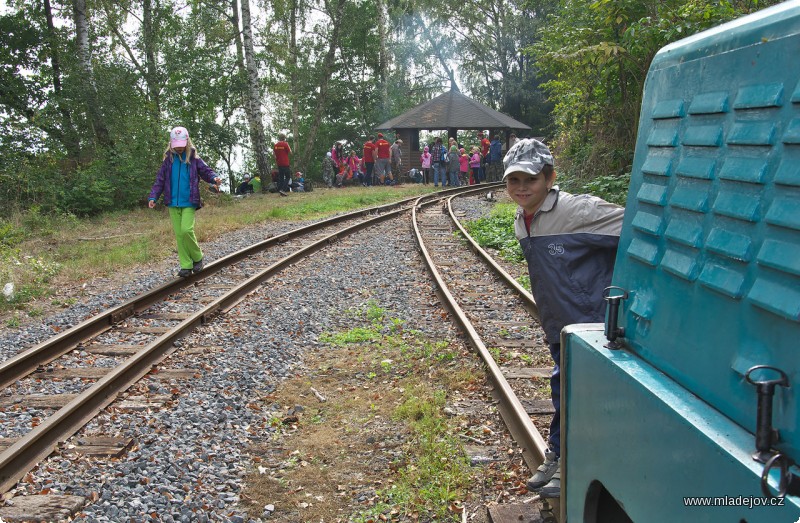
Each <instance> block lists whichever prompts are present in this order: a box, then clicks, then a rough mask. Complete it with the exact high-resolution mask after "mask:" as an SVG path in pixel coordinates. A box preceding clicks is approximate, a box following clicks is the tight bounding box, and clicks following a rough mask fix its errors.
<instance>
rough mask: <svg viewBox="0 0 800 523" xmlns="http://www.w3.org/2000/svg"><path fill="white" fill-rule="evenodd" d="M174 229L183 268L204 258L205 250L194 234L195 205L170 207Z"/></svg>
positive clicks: (179, 258)
mask: <svg viewBox="0 0 800 523" xmlns="http://www.w3.org/2000/svg"><path fill="white" fill-rule="evenodd" d="M168 209H169V219H170V220H171V221H172V230H173V231H175V240H177V242H178V261H180V264H181V269H191V268H192V267H193V265H194V263H195V262H199V261H200V260H202V259H203V251H201V250H200V246H199V245H198V244H197V237H196V236H195V235H194V212H195V208H194V207H168Z"/></svg>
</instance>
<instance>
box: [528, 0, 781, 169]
mask: <svg viewBox="0 0 800 523" xmlns="http://www.w3.org/2000/svg"><path fill="white" fill-rule="evenodd" d="M774 3H777V2H776V1H775V0H768V1H741V0H721V1H720V0H690V1H688V2H687V1H686V0H666V1H664V0H595V1H593V2H591V3H588V5H587V2H579V1H575V0H561V2H560V4H559V6H558V8H557V9H556V10H555V11H554V12H553V14H552V15H551V16H550V17H549V19H548V24H547V26H548V29H547V31H545V32H544V33H543V35H542V37H541V40H540V41H539V42H537V43H535V44H533V45H531V46H529V47H528V48H527V49H526V53H527V54H528V56H530V57H532V58H534V59H535V60H536V63H537V65H538V66H539V67H540V68H541V70H542V71H543V73H545V74H546V75H547V77H548V78H549V79H548V81H547V82H546V83H545V84H544V85H543V87H544V88H545V89H546V91H547V93H548V95H549V97H550V100H551V101H552V102H553V103H554V104H555V108H554V110H553V116H554V122H555V136H554V139H553V140H552V143H553V144H554V145H555V147H556V149H557V151H558V153H559V155H558V156H559V166H558V168H559V171H560V172H561V173H562V174H567V175H569V176H573V177H576V178H585V179H590V178H593V177H595V176H616V175H622V174H624V173H625V172H627V171H629V170H630V164H631V161H632V158H633V147H634V144H635V139H636V131H637V129H638V121H639V108H640V105H641V95H642V89H643V86H644V80H645V76H646V74H647V70H648V68H649V66H650V62H651V61H652V59H653V57H654V56H655V53H656V52H657V51H658V49H660V48H661V47H663V46H664V45H666V44H668V43H671V42H674V41H676V40H678V39H681V38H684V37H687V36H690V35H692V34H695V33H697V32H699V31H702V30H705V29H708V28H710V27H713V26H716V25H719V24H721V23H723V22H726V21H728V20H731V19H732V18H735V17H738V16H742V15H744V14H747V13H749V12H752V11H754V10H756V9H760V8H763V7H766V6H767V5H771V4H774Z"/></svg>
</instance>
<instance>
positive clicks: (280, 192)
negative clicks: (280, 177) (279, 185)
mask: <svg viewBox="0 0 800 523" xmlns="http://www.w3.org/2000/svg"><path fill="white" fill-rule="evenodd" d="M278 194H280V195H281V196H289V195H288V194H286V193H285V192H283V191H278Z"/></svg>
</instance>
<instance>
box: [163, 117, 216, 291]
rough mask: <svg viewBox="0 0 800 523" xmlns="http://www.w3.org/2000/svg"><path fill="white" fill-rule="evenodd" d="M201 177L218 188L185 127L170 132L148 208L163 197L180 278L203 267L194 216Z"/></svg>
mask: <svg viewBox="0 0 800 523" xmlns="http://www.w3.org/2000/svg"><path fill="white" fill-rule="evenodd" d="M200 178H202V179H203V180H205V181H206V182H208V183H213V184H215V185H217V186H218V185H219V183H220V178H219V176H217V174H216V173H215V172H214V171H213V170H211V167H209V166H208V165H206V163H205V162H204V161H203V160H201V159H200V157H199V156H198V155H197V149H195V147H194V144H192V140H191V139H190V138H189V132H188V131H187V130H186V128H185V127H175V128H174V129H172V131H171V132H170V133H169V145H168V146H167V150H166V151H164V162H163V163H162V164H161V168H160V169H159V170H158V173H157V174H156V181H155V183H154V184H153V188H152V190H151V191H150V196H149V197H148V200H149V201H148V206H149V207H150V208H151V209H153V208H154V207H155V206H156V200H158V198H159V196H161V195H162V194H163V195H164V204H165V205H166V206H167V208H168V209H169V218H170V220H171V221H172V229H173V230H174V231H175V239H176V241H177V243H178V261H179V262H180V265H181V268H180V270H179V271H178V276H180V277H181V278H186V277H188V276H190V275H191V274H192V273H193V272H200V271H201V270H203V265H204V260H203V251H201V250H200V245H198V243H197V237H196V236H195V234H194V214H195V211H196V210H197V209H199V208H200V207H202V206H203V203H202V202H201V201H200Z"/></svg>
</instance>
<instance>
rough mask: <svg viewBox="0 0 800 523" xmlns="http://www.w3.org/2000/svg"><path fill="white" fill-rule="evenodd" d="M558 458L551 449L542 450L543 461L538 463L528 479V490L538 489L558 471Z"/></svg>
mask: <svg viewBox="0 0 800 523" xmlns="http://www.w3.org/2000/svg"><path fill="white" fill-rule="evenodd" d="M558 466H559V458H558V456H556V453H555V452H553V451H551V450H546V451H544V463H542V464H541V465H539V468H538V469H536V473H535V474H534V475H533V477H531V479H529V480H528V483H527V486H528V490H538V489H540V488H541V487H543V486H545V485H547V484H548V483H549V482H550V479H551V478H552V477H553V475H554V474H555V473H556V472H557V471H558Z"/></svg>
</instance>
